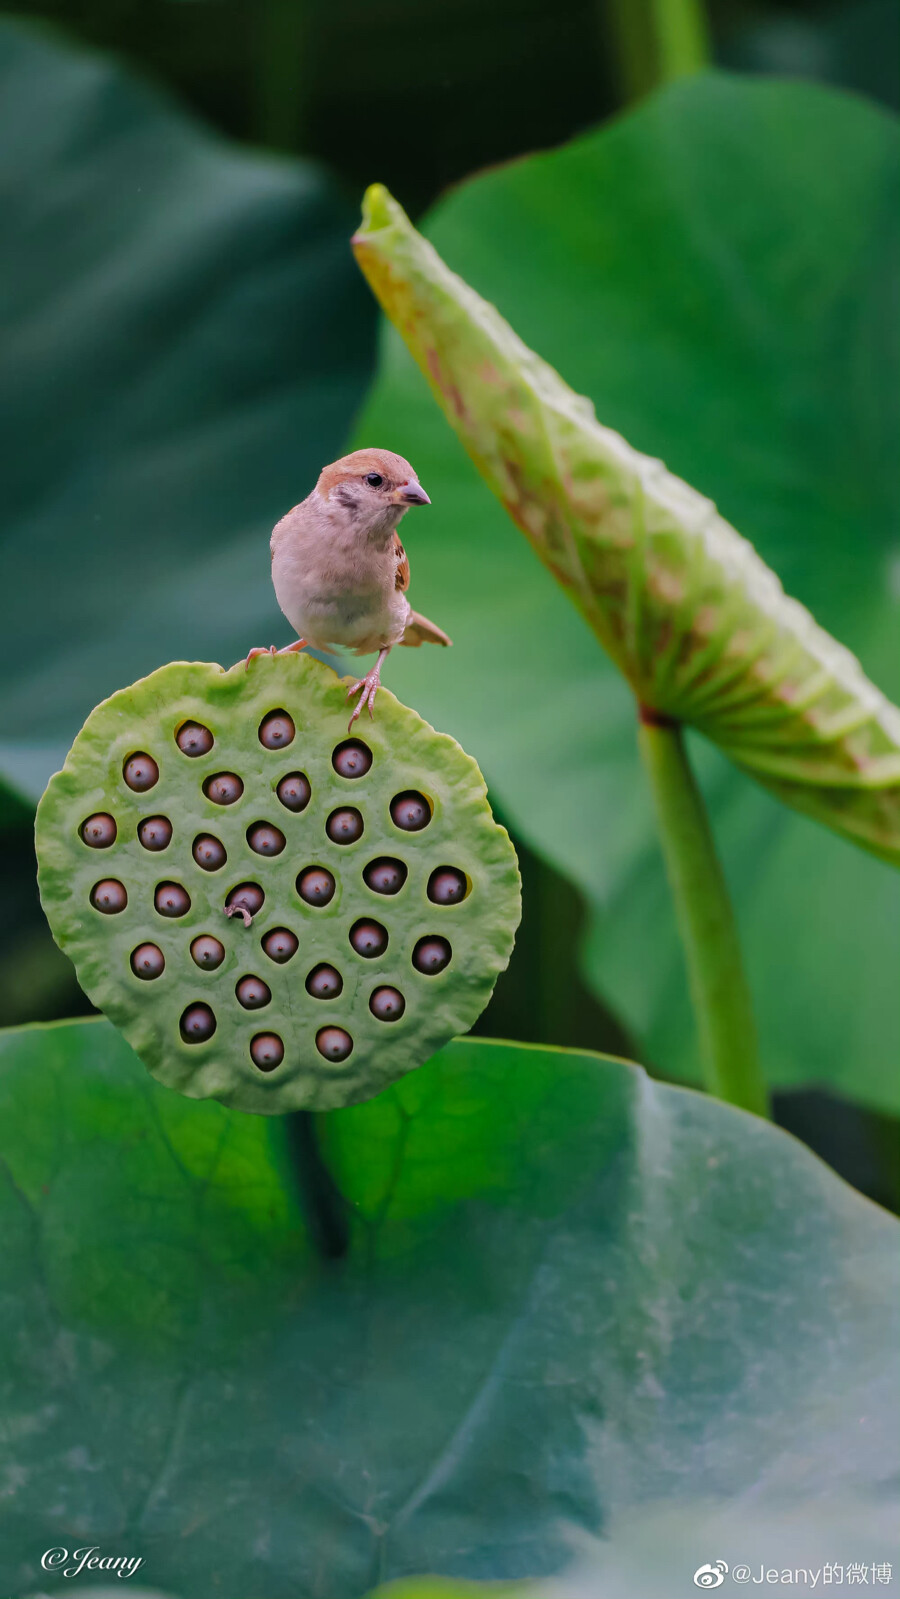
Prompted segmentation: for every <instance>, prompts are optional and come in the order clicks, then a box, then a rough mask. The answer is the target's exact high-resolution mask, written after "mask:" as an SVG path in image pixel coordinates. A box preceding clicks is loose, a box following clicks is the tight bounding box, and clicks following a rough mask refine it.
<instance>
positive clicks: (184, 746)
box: [175, 722, 215, 758]
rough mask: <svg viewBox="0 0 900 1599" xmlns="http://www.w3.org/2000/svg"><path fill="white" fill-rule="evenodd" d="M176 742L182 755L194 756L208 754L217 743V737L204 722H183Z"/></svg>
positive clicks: (176, 735) (176, 736)
mask: <svg viewBox="0 0 900 1599" xmlns="http://www.w3.org/2000/svg"><path fill="white" fill-rule="evenodd" d="M175 743H176V744H177V745H178V748H179V749H180V751H181V753H182V755H190V756H191V757H192V758H194V757H196V756H197V755H208V754H209V752H210V750H211V749H212V747H213V745H214V743H215V739H214V738H213V736H212V733H211V732H210V731H209V728H208V727H204V726H203V723H202V722H182V724H181V726H180V727H179V729H178V732H177V733H176V734H175Z"/></svg>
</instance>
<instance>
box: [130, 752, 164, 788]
mask: <svg viewBox="0 0 900 1599" xmlns="http://www.w3.org/2000/svg"><path fill="white" fill-rule="evenodd" d="M122 776H123V777H124V779H125V782H126V783H127V784H128V787H129V788H131V789H133V790H134V792H135V794H145V793H146V792H147V789H148V788H153V787H154V785H155V784H156V783H158V782H159V767H158V766H157V764H156V762H155V760H154V759H153V756H152V755H148V754H147V753H146V751H144V750H138V752H137V754H135V755H129V757H128V759H127V760H126V761H125V763H124V765H123V767H122Z"/></svg>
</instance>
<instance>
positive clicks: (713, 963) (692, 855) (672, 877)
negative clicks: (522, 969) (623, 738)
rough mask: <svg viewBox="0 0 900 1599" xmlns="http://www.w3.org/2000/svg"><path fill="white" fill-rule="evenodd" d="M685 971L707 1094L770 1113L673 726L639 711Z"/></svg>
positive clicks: (717, 888) (723, 897)
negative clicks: (682, 949) (695, 1022)
mask: <svg viewBox="0 0 900 1599" xmlns="http://www.w3.org/2000/svg"><path fill="white" fill-rule="evenodd" d="M638 743H639V745H640V751H641V756H642V759H643V762H644V766H645V768H646V771H647V774H648V776H649V778H650V784H651V787H652V789H653V797H654V802H655V806H656V815H657V821H658V824H659V831H660V838H661V841H662V849H663V855H664V857H665V862H666V873H667V876H668V879H669V885H670V887H671V890H672V897H673V899H674V901H675V914H676V919H677V922H678V929H679V932H680V934H681V941H682V945H683V948H684V954H685V961H686V964H687V971H688V981H689V984H690V991H691V999H692V1002H693V1007H694V1015H695V1017H696V1021H697V1031H698V1033H699V1037H700V1049H701V1056H702V1061H703V1070H704V1077H705V1082H706V1087H707V1089H708V1091H709V1093H711V1094H715V1096H716V1098H717V1099H724V1100H725V1101H727V1103H728V1104H731V1105H739V1106H741V1108H742V1109H743V1110H750V1111H754V1112H755V1113H756V1115H758V1116H767V1115H768V1113H769V1107H768V1096H767V1093H766V1086H765V1082H764V1080H763V1076H762V1072H761V1070H760V1065H759V1057H758V1054H757V1042H756V1027H755V1024H754V1020H753V1008H752V1005H751V1001H750V991H749V989H748V987H747V980H746V978H745V976H744V969H743V962H742V960H741V950H740V944H739V941H738V933H737V926H736V924H735V919H734V912H733V910H732V906H731V900H730V899H729V896H728V888H727V885H726V882H725V876H724V873H723V871H722V867H721V864H720V862H719V858H718V855H717V854H716V846H715V841H714V839H713V836H712V830H711V828H710V825H709V818H708V816H707V814H706V807H705V806H704V803H703V797H702V795H701V793H700V790H699V788H698V786H697V783H696V780H695V778H694V774H693V772H692V770H691V767H690V763H689V761H688V757H687V751H686V749H685V747H684V737H683V734H682V730H681V727H680V726H679V724H678V723H676V722H673V721H671V719H669V718H668V717H664V716H660V715H658V714H657V713H655V712H653V711H648V710H645V709H643V708H642V710H641V722H640V728H639V732H638Z"/></svg>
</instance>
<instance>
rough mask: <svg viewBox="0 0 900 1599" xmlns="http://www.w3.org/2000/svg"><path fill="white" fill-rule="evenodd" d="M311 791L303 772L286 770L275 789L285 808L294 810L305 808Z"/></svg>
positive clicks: (303, 809)
mask: <svg viewBox="0 0 900 1599" xmlns="http://www.w3.org/2000/svg"><path fill="white" fill-rule="evenodd" d="M311 792H312V790H311V789H310V786H309V778H308V777H307V776H306V773H305V772H288V774H287V777H283V778H282V779H281V782H280V783H279V784H278V787H277V788H276V790H275V793H276V794H277V795H278V798H279V799H280V800H281V803H282V805H283V806H284V808H285V810H286V811H295V812H299V811H305V810H306V807H307V805H308V804H309V796H310V794H311Z"/></svg>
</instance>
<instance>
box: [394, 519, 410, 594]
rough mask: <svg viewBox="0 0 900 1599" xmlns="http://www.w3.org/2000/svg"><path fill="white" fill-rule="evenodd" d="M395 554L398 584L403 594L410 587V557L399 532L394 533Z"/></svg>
mask: <svg viewBox="0 0 900 1599" xmlns="http://www.w3.org/2000/svg"><path fill="white" fill-rule="evenodd" d="M394 554H395V555H396V557H397V577H396V579H395V581H396V585H397V588H398V589H399V590H400V592H401V594H405V593H406V591H407V589H408V588H409V558H408V556H407V554H406V551H405V549H404V548H403V545H402V544H401V543H400V534H399V533H395V534H394Z"/></svg>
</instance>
